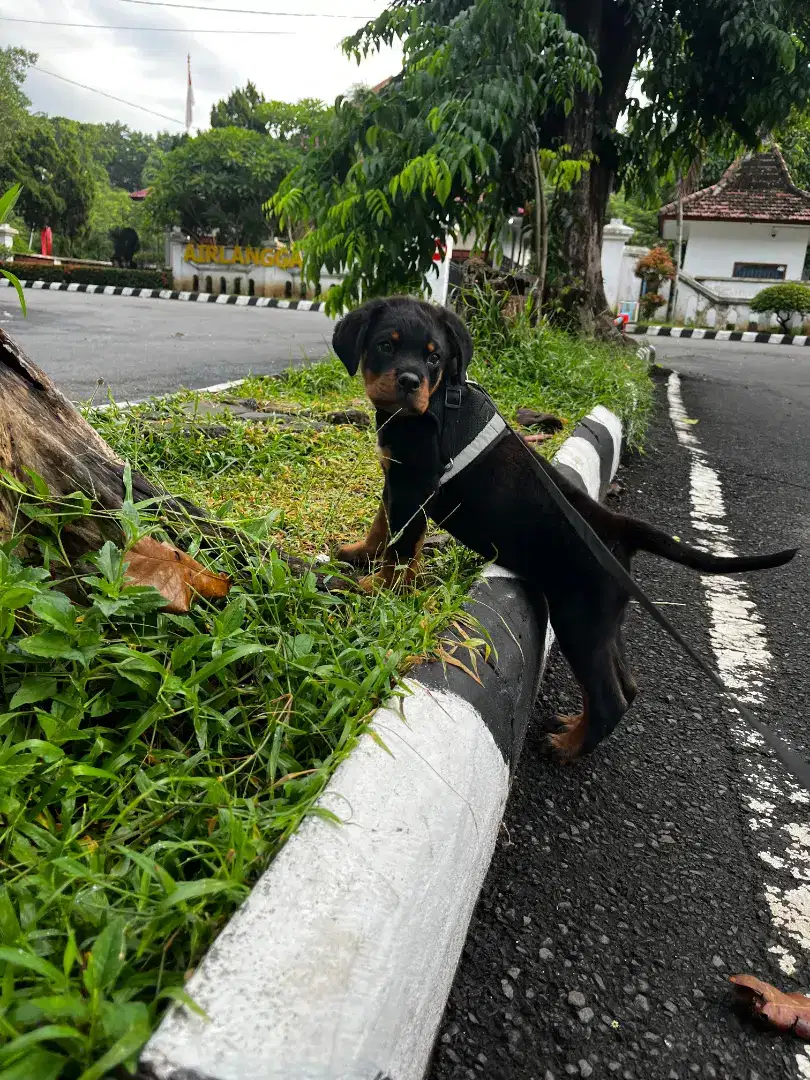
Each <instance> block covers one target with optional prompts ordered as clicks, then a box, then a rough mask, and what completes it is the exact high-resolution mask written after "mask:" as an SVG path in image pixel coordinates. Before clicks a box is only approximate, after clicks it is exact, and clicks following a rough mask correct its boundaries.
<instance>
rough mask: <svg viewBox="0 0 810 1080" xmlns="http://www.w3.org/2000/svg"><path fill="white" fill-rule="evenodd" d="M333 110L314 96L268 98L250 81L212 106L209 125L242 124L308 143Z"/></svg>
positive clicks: (318, 131)
mask: <svg viewBox="0 0 810 1080" xmlns="http://www.w3.org/2000/svg"><path fill="white" fill-rule="evenodd" d="M331 112H332V110H331V109H329V108H328V107H327V106H326V105H325V104H324V103H323V102H322V101H319V100H318V99H317V98H302V99H301V100H300V101H267V100H266V99H265V97H264V95H263V94H261V93H259V91H258V90H257V89H256V87H255V86H254V84H253V83H252V82H248V83H247V84H246V86H245V87H244V89H243V88H241V87H239V88H237V89H236V90H234V91H233V93H232V94H230V96H229V97H227V98H223V99H222V100H221V101H218V102H217V103H216V104H215V105H214V106H213V108H212V109H211V127H212V128H222V127H242V128H247V129H248V131H258V132H260V133H261V134H262V135H270V136H271V137H272V138H274V139H277V140H279V141H280V142H296V143H299V144H301V143H308V142H309V140H310V139H312V138H317V137H318V136H319V135H322V134H323V133H324V131H325V128H326V126H327V124H328V121H329V119H330V116H331Z"/></svg>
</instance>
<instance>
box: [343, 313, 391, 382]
mask: <svg viewBox="0 0 810 1080" xmlns="http://www.w3.org/2000/svg"><path fill="white" fill-rule="evenodd" d="M384 306H385V301H384V300H369V302H368V303H367V304H363V305H362V307H359V308H355V310H354V311H350V312H349V314H348V315H344V316H343V318H342V319H341V320H340V322H338V324H337V326H336V327H335V332H334V333H333V334H332V348H333V349H334V350H335V352H336V354H337V356H338V359H339V360H341V361H342V362H343V366H344V367H345V368H346V370H347V371H348V373H349V374H350V375H354V374H356V372H357V369H358V367H359V366H360V360H361V358H362V355H363V347H364V345H365V343H366V334H367V333H368V328H369V326H370V325H371V320H372V319H373V318H374V316H375V315H377V314H378V313H379V312H380V311H382V309H383V307H384Z"/></svg>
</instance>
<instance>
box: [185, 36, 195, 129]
mask: <svg viewBox="0 0 810 1080" xmlns="http://www.w3.org/2000/svg"><path fill="white" fill-rule="evenodd" d="M193 110H194V87H193V86H192V85H191V53H189V54H188V87H187V88H186V131H189V130H190V128H191V120H192V113H193Z"/></svg>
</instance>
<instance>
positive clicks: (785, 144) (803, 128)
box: [775, 109, 810, 191]
mask: <svg viewBox="0 0 810 1080" xmlns="http://www.w3.org/2000/svg"><path fill="white" fill-rule="evenodd" d="M775 137H776V141H777V143H778V144H779V149H780V150H781V151H782V155H783V156H784V159H785V162H786V163H787V167H788V168H789V169H790V175H791V176H792V177H793V183H794V184H797V185H798V186H799V187H801V188H804V189H805V190H806V191H810V110H805V111H804V112H801V111H799V110H798V109H796V110H794V111H793V113H791V115H790V117H789V118H788V120H787V122H786V123H785V124H783V125H782V127H781V128H779V129H778V130H777V131H776V133H775Z"/></svg>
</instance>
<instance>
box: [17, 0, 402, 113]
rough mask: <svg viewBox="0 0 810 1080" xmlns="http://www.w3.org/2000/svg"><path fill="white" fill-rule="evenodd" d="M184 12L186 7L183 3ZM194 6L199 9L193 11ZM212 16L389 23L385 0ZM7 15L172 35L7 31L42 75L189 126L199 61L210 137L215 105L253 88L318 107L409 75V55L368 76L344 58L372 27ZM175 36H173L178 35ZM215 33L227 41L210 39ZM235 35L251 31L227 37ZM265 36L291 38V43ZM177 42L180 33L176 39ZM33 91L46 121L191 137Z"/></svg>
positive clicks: (270, 4) (81, 1) (234, 2)
mask: <svg viewBox="0 0 810 1080" xmlns="http://www.w3.org/2000/svg"><path fill="white" fill-rule="evenodd" d="M180 2H182V0H180ZM188 2H191V0H188ZM197 2H200V3H205V2H207V3H208V4H209V5H210V6H217V7H228V8H233V9H236V8H255V9H256V10H257V11H297V10H299V9H301V10H303V11H307V12H315V13H317V14H318V15H320V16H323V15H326V14H327V13H336V11H340V10H341V9H343V11H345V12H347V13H349V14H352V15H354V14H356V15H360V16H371V17H373V16H374V15H376V14H378V13H379V12H380V11H382V10H383V8H384V7H385V3H384V2H383V0H342V2H341V3H340V4H339V5H338V4H336V3H335V0H303V3H302V2H300V0H197ZM0 15H5V16H9V17H12V18H27V19H42V20H46V21H50V22H51V23H53V22H56V21H58V22H77V23H93V24H99V23H100V24H103V25H104V26H115V27H147V28H158V27H164V28H167V29H164V30H157V29H153V30H149V29H146V30H138V29H131V30H126V29H119V30H116V31H113V30H100V29H76V28H72V27H59V26H53V25H48V26H35V25H29V24H25V23H15V22H5V21H0V28H2V32H3V33H2V36H3V43H4V44H5V45H19V46H22V47H24V48H27V49H30V50H32V51H33V52H37V53H38V54H39V65H40V66H41V67H42V68H44V69H46V70H47V71H52V72H55V73H56V74H57V75H62V76H64V77H66V78H68V79H73V80H74V81H75V82H80V83H84V84H86V85H87V86H92V87H95V88H97V89H98V90H104V91H106V92H107V93H108V94H113V95H115V96H116V97H119V98H125V99H126V100H127V101H132V102H136V103H138V104H140V105H143V106H146V107H147V108H149V109H154V110H155V111H156V112H159V113H163V114H164V115H165V116H168V117H175V118H176V119H177V120H179V121H181V122H182V120H183V117H184V114H185V95H186V54H187V53H191V72H192V78H193V81H194V94H195V98H196V107H195V110H194V127H195V128H196V127H198V126H199V127H201V128H204V127H207V126H208V117H209V114H210V111H211V106H212V105H213V104H214V102H216V101H218V100H219V99H220V98H223V97H226V96H227V95H228V94H229V93H230V92H231V90H233V89H234V88H235V87H236V86H243V85H244V84H245V83H246V82H247V81H248V79H250V80H251V81H252V82H254V83H255V84H256V86H257V87H258V89H259V90H260V91H261V92H262V93H263V94H264V95H265V97H267V98H278V99H281V100H286V101H295V100H297V99H298V98H302V97H317V98H322V99H323V100H324V101H328V102H331V101H332V100H333V99H334V98H335V96H336V95H337V94H339V93H342V92H344V91H346V90H348V89H349V87H350V86H351V85H352V84H353V83H357V82H364V83H367V84H369V85H374V84H375V83H377V82H380V81H381V80H382V79H384V78H385V77H386V76H388V75H392V74H394V73H396V72H397V71H398V70H399V66H400V61H401V51H400V50H399V49H384V50H383V51H382V52H380V53H379V54H375V55H372V56H370V57H369V58H368V59H367V60H365V61H363V63H361V64H360V66H359V67H358V65H357V64H355V63H354V61H350V60H348V59H346V57H345V56H344V55H343V53H342V52H341V51H340V42H341V39H342V38H343V37H344V36H346V35H347V34H349V33H351V32H352V31H353V30H354V29H356V28H357V27H359V26H361V25H362V20H356V21H354V20H349V19H330V18H323V17H319V18H311V19H309V18H294V17H282V16H279V17H273V18H270V17H265V16H258V15H239V14H235V13H233V12H228V13H225V12H213V11H211V12H207V11H199V10H189V11H181V10H178V9H177V8H164V7H147V6H141V5H135V4H130V3H126V2H123V0H62V2H59V3H56V2H54V0H28V2H27V3H26V4H25V6H24V7H22V6H21V5H20V4H19V2H18V0H0ZM169 28H173V30H172V29H169ZM204 29H210V30H214V31H217V32H215V33H198V32H195V31H200V30H204ZM223 30H245V31H247V33H245V34H226V33H221V32H220V31H223ZM260 30H278V31H287V32H289V33H288V34H286V35H284V36H281V35H279V36H273V35H269V34H267V35H265V34H260V33H258V31H260ZM175 31H177V32H175ZM25 91H26V93H27V94H28V97H29V98H30V99H31V102H32V107H33V108H34V110H36V111H40V112H47V113H49V114H51V115H59V116H68V117H71V118H73V119H76V120H86V121H93V122H100V121H112V120H120V121H122V122H123V123H125V124H128V125H129V126H130V127H133V128H137V129H140V130H142V131H153V132H154V131H159V130H166V129H170V130H177V131H180V130H182V127H181V125H179V124H172V123H169V122H168V121H166V120H161V119H159V118H158V117H155V116H151V115H149V114H148V113H144V112H140V111H138V110H137V109H133V108H129V107H128V106H126V105H121V104H118V103H116V102H114V101H109V100H108V99H106V98H104V97H101V96H100V95H99V94H94V93H91V92H89V91H87V90H81V89H79V88H78V87H76V86H71V85H70V84H68V83H64V82H62V81H61V80H59V79H54V78H51V77H49V76H48V75H45V74H43V73H41V72H38V71H36V70H33V71H31V73H30V74H29V76H28V80H27V82H26V85H25Z"/></svg>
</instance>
